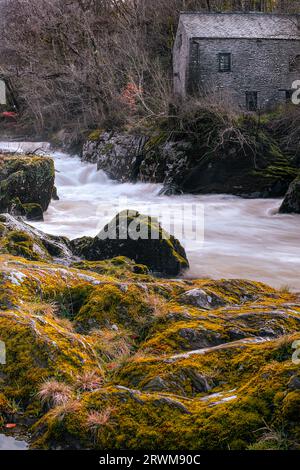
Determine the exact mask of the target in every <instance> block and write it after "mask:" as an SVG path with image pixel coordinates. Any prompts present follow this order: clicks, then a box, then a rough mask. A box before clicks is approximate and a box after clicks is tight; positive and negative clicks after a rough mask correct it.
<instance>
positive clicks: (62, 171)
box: [0, 142, 300, 291]
mask: <svg viewBox="0 0 300 470" xmlns="http://www.w3.org/2000/svg"><path fill="white" fill-rule="evenodd" d="M0 149H1V150H2V151H3V150H4V151H20V152H21V151H33V150H34V149H36V150H37V152H38V153H41V149H43V151H44V153H46V154H50V155H51V156H52V157H53V158H54V161H55V167H56V172H57V173H56V186H57V189H58V194H59V197H60V200H59V201H52V203H51V205H50V207H49V209H48V211H47V212H46V214H45V221H44V222H39V223H34V224H33V225H34V226H35V227H37V228H38V229H40V230H43V231H44V232H48V233H51V234H54V235H65V236H67V237H69V238H77V237H81V236H84V235H89V236H95V235H96V234H97V233H98V231H99V230H100V229H101V228H102V227H103V226H104V225H105V223H107V222H108V221H109V220H111V219H112V218H113V216H115V215H116V213H117V212H118V211H119V210H121V209H125V208H128V209H136V210H139V211H140V212H142V213H146V214H147V213H151V215H154V216H157V217H159V218H160V221H161V222H162V224H163V225H164V226H165V228H166V229H167V230H168V229H170V230H172V228H173V229H174V230H173V231H174V234H175V235H176V236H178V238H179V239H180V241H181V242H182V244H183V245H184V246H185V249H186V251H187V255H188V258H189V261H190V265H191V269H190V271H189V272H188V273H187V274H186V276H188V277H211V278H214V279H218V278H244V279H251V280H259V281H262V282H266V283H268V284H270V285H272V286H275V287H283V286H285V287H286V286H289V288H291V289H293V290H299V291H300V276H299V273H300V243H299V242H300V216H299V215H282V214H279V213H278V208H279V206H280V203H281V201H280V200H278V199H242V198H238V197H234V196H228V195H208V196H203V195H199V196H195V195H184V196H171V197H167V196H158V193H159V191H160V189H161V186H160V185H157V184H145V183H137V184H132V183H125V184H120V183H117V182H114V181H111V180H110V179H109V178H108V177H107V175H106V174H105V173H104V172H102V171H98V172H97V171H96V166H95V165H92V164H89V163H83V162H81V161H80V159H79V157H72V156H70V155H68V154H65V153H61V152H53V151H51V150H50V147H49V145H48V144H43V143H35V144H30V143H29V142H27V143H25V144H20V143H14V142H12V143H7V142H3V143H0ZM202 214H203V217H202ZM192 219H193V221H192ZM202 219H203V220H202ZM183 221H185V222H184V223H183ZM193 224H194V225H193ZM187 225H188V227H186V226H187ZM182 227H184V228H182ZM195 227H196V229H197V232H196V233H197V234H198V239H195V236H194V232H193V233H192V229H193V230H195ZM202 231H203V242H202V240H201V235H202Z"/></svg>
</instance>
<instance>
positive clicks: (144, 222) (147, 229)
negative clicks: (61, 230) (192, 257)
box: [72, 211, 189, 276]
mask: <svg viewBox="0 0 300 470" xmlns="http://www.w3.org/2000/svg"><path fill="white" fill-rule="evenodd" d="M72 249H73V252H74V254H75V255H76V256H79V257H82V258H85V259H87V260H89V261H100V260H104V259H110V258H114V257H116V256H126V257H127V258H129V259H132V260H134V261H135V262H136V263H138V264H142V265H146V266H148V268H149V269H151V270H152V271H154V272H158V273H162V274H167V275H174V276H176V275H178V274H179V273H180V272H182V271H183V270H185V269H188V267H189V263H188V260H187V257H186V253H185V250H184V248H183V247H182V246H181V244H180V242H179V241H178V240H177V239H176V238H174V237H173V236H172V235H169V234H168V233H167V232H165V231H164V230H163V228H162V227H161V225H160V224H159V223H158V221H157V220H156V219H154V218H151V217H149V216H146V215H142V214H139V213H138V212H135V211H124V212H121V213H120V214H118V215H117V216H116V217H115V218H114V219H113V220H112V221H111V222H110V223H109V224H108V225H107V226H106V227H104V229H103V230H102V231H101V232H100V233H99V235H98V236H97V237H95V238H88V237H84V238H80V239H76V240H73V241H72Z"/></svg>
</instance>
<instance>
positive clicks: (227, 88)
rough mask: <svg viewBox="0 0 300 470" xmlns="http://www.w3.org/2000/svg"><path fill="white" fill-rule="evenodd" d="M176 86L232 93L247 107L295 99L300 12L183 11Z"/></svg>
mask: <svg viewBox="0 0 300 470" xmlns="http://www.w3.org/2000/svg"><path fill="white" fill-rule="evenodd" d="M173 63H174V91H175V94H176V95H179V96H180V97H182V98H185V97H186V96H187V95H193V94H196V95H197V94H211V93H220V92H221V93H222V94H224V93H225V94H228V95H229V96H230V100H233V101H234V102H235V103H236V104H238V105H239V106H240V107H241V108H242V109H247V110H248V111H256V110H257V109H268V108H273V107H274V106H276V105H278V104H282V103H284V102H285V101H289V100H290V99H291V95H292V88H293V83H294V81H296V80H300V15H297V14H294V15H288V14H267V13H199V12H184V13H182V14H181V15H180V20H179V26H178V31H177V36H176V41H175V45H174V53H173Z"/></svg>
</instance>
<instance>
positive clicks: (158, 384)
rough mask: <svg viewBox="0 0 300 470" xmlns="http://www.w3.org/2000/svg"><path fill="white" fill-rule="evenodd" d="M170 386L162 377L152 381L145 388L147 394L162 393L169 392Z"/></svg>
mask: <svg viewBox="0 0 300 470" xmlns="http://www.w3.org/2000/svg"><path fill="white" fill-rule="evenodd" d="M168 388H169V385H168V384H167V383H166V382H165V380H163V379H162V378H161V377H159V376H157V377H154V378H153V379H151V380H150V382H148V383H147V384H146V385H144V386H143V390H144V391H145V392H161V391H163V390H168Z"/></svg>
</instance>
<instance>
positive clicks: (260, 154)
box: [82, 113, 298, 198]
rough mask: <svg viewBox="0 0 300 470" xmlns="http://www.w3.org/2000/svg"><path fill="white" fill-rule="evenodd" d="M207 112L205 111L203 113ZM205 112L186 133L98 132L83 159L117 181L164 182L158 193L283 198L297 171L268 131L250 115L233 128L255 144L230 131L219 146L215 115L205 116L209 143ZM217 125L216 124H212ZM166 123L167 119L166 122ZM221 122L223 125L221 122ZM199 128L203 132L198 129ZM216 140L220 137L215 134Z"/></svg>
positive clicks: (86, 147) (86, 148)
mask: <svg viewBox="0 0 300 470" xmlns="http://www.w3.org/2000/svg"><path fill="white" fill-rule="evenodd" d="M207 114H209V113H207ZM207 114H205V113H204V115H201V114H200V115H199V116H197V124H196V125H197V127H198V129H196V130H195V132H194V133H193V132H191V133H190V135H189V136H188V137H187V135H184V136H182V135H178V132H175V133H174V134H175V135H172V130H171V128H170V130H169V131H168V130H166V129H165V128H163V129H155V130H152V131H151V130H150V132H149V134H148V135H147V136H144V135H138V134H136V135H132V134H129V133H115V132H114V133H111V132H98V133H97V132H96V133H95V135H94V136H92V137H93V138H90V139H89V141H88V142H87V143H86V144H85V146H84V149H83V154H82V158H83V160H86V161H92V162H94V163H95V162H97V163H98V168H99V169H101V170H104V171H106V172H107V173H108V174H109V175H110V176H111V177H112V178H114V179H117V180H119V181H136V180H140V181H144V182H156V183H163V184H164V188H163V190H162V194H164V195H173V194H180V193H193V194H209V193H222V194H234V195H237V196H242V197H248V198H249V197H250V198H258V197H261V198H268V197H282V196H284V194H285V193H286V191H287V190H288V187H289V185H290V183H291V182H292V181H293V180H294V179H295V178H296V176H297V174H298V169H297V168H295V166H294V163H293V162H292V161H291V160H290V159H289V157H287V156H285V155H283V153H282V151H281V150H280V148H279V146H278V145H277V143H276V141H275V140H274V139H273V138H272V137H270V135H269V133H268V131H267V130H266V129H261V130H260V133H259V136H258V135H257V124H256V123H255V122H253V121H252V122H251V119H249V118H248V121H249V122H248V121H247V119H245V120H244V121H243V120H242V121H240V122H239V123H236V125H237V130H238V131H240V132H241V135H244V136H245V137H246V139H249V141H253V142H255V152H256V154H257V155H256V158H254V149H251V145H253V144H251V145H249V148H248V146H247V149H246V148H245V147H244V146H242V145H239V144H237V143H236V141H235V140H236V139H231V138H230V135H228V136H227V137H226V138H225V139H224V143H223V145H222V146H221V147H218V145H216V146H215V144H214V138H213V135H214V132H213V130H214V129H217V128H218V126H219V125H220V123H219V122H216V120H217V121H218V118H217V117H216V116H214V115H213V113H212V114H211V115H210V116H209V120H211V119H212V121H211V128H212V135H211V136H210V140H211V146H210V147H209V148H208V146H207V140H204V139H205V138H203V137H202V134H203V135H205V134H206V129H207V117H208V116H207ZM215 124H216V125H215ZM169 125H170V123H169ZM221 125H222V124H221ZM202 131H204V132H203V133H202ZM215 137H216V138H218V136H217V135H216V136H215Z"/></svg>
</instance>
